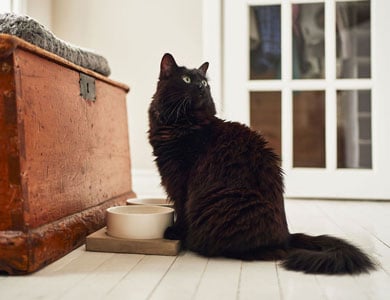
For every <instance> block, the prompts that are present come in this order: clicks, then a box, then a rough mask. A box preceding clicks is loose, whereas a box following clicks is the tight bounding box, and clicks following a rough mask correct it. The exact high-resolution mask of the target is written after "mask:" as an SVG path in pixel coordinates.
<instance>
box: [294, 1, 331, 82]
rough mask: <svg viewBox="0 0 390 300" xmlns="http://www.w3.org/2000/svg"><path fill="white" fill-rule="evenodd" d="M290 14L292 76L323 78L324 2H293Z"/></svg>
mask: <svg viewBox="0 0 390 300" xmlns="http://www.w3.org/2000/svg"><path fill="white" fill-rule="evenodd" d="M292 14H293V15H292V22H293V28H292V35H293V78H294V79H304V78H324V77H325V35H324V25H325V16H324V4H323V3H309V4H293V5H292Z"/></svg>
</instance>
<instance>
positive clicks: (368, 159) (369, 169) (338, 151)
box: [224, 0, 390, 199]
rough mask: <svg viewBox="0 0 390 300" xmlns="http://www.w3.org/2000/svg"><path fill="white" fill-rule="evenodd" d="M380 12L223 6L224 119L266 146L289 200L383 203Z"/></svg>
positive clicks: (386, 146)
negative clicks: (248, 130)
mask: <svg viewBox="0 0 390 300" xmlns="http://www.w3.org/2000/svg"><path fill="white" fill-rule="evenodd" d="M383 11H390V1H382V2H379V3H377V2H374V1H369V0H344V1H338V0H324V1H317V0H316V1H310V0H308V1H305V0H299V1H292V0H291V1H290V0H283V1H281V0H279V1H276V0H275V1H274V0H272V1H271V0H237V1H224V71H225V72H224V76H225V80H224V87H225V88H224V98H225V99H224V100H225V102H224V112H225V117H226V118H227V119H232V120H236V121H240V122H243V123H246V124H248V125H249V126H250V127H252V128H253V129H254V130H257V131H259V132H260V133H262V134H263V135H264V136H265V137H266V138H267V139H268V140H269V142H270V146H271V147H273V148H274V149H275V152H276V153H278V154H279V155H280V156H281V158H282V167H283V169H284V171H285V174H286V176H285V184H286V196H287V197H315V198H364V199H390V190H389V189H387V188H385V186H386V183H385V181H386V180H385V178H386V177H387V175H386V174H387V172H388V169H389V167H390V159H388V158H387V156H388V155H387V153H389V151H390V142H389V140H390V139H389V138H388V136H387V135H388V132H387V131H388V130H390V121H389V120H390V118H388V116H386V113H385V112H388V113H390V101H387V100H386V99H387V97H388V96H387V94H388V92H386V90H387V89H388V87H387V85H388V83H386V79H385V78H386V77H387V76H384V77H383V75H384V74H386V70H387V69H389V68H390V63H389V61H390V60H389V59H388V54H386V51H385V50H386V49H387V51H388V50H389V48H390V36H389V37H388V36H387V35H386V36H385V35H383V34H380V30H379V28H389V26H390V21H389V19H390V18H388V17H387V16H386V14H385V13H384V12H383ZM373 16H375V19H373ZM373 28H377V30H376V31H373ZM388 53H389V52H388ZM381 74H382V75H381Z"/></svg>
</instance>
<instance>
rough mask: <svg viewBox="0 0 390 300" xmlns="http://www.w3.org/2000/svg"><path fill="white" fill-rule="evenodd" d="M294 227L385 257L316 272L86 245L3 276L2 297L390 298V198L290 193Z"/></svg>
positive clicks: (288, 205) (0, 282) (181, 299)
mask: <svg viewBox="0 0 390 300" xmlns="http://www.w3.org/2000/svg"><path fill="white" fill-rule="evenodd" d="M286 209H287V215H288V221H289V224H290V228H291V231H292V232H306V233H310V234H323V233H327V234H334V235H336V236H339V237H344V238H347V239H349V240H350V241H352V242H355V243H356V244H358V245H360V246H361V247H362V248H363V249H365V250H366V251H367V252H368V253H370V254H371V255H372V256H373V257H374V259H376V260H377V262H378V263H379V264H380V266H379V268H378V270H377V271H375V272H373V273H371V274H369V275H361V276H354V277H352V276H314V275H304V274H300V273H296V272H290V271H286V270H284V269H283V268H281V267H280V266H279V265H278V263H277V262H242V261H238V260H228V259H222V258H221V259H207V258H203V257H200V256H198V255H196V254H194V253H190V252H182V253H181V254H180V255H179V256H177V257H163V256H144V255H131V254H112V253H93V252H86V251H85V248H84V246H83V247H80V248H79V249H77V250H75V251H73V252H72V253H70V254H69V255H67V256H65V257H64V258H62V259H60V260H59V261H57V262H55V263H53V264H51V265H49V266H48V267H46V268H44V269H43V270H41V271H39V272H37V273H35V274H33V275H29V276H22V277H7V276H0V299H9V300H19V299H28V300H30V299H50V300H52V299H72V300H74V299H115V300H120V299H132V300H133V299H134V300H142V299H170V300H175V299H178V300H185V299H200V300H207V299H212V300H228V299H265V300H270V299H271V300H272V299H311V300H317V299H332V300H333V299H343V300H346V299H353V300H358V299H390V202H357V201H356V202H354V201H348V202H342V201H318V200H305V201H304V200H287V201H286Z"/></svg>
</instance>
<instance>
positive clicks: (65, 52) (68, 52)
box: [0, 13, 110, 76]
mask: <svg viewBox="0 0 390 300" xmlns="http://www.w3.org/2000/svg"><path fill="white" fill-rule="evenodd" d="M0 33H6V34H11V35H15V36H17V37H19V38H21V39H23V40H25V41H27V42H29V43H31V44H34V45H35V46H38V47H40V48H42V49H45V50H47V51H49V52H52V53H54V54H56V55H58V56H61V57H63V58H65V59H66V60H69V61H70V62H72V63H74V64H76V65H79V66H81V67H84V68H87V69H90V70H92V71H95V72H98V73H100V74H102V75H105V76H108V75H110V67H109V66H108V62H107V60H106V59H105V58H104V57H103V56H101V55H99V54H96V53H93V52H92V51H91V50H87V49H82V48H80V47H76V46H74V45H71V44H69V43H67V42H65V41H63V40H61V39H59V38H57V37H56V36H55V35H54V34H53V33H52V32H50V31H49V30H48V29H46V28H45V27H44V26H43V25H41V24H39V23H38V22H37V21H35V20H34V19H32V18H30V17H28V16H19V15H15V14H12V13H5V14H0Z"/></svg>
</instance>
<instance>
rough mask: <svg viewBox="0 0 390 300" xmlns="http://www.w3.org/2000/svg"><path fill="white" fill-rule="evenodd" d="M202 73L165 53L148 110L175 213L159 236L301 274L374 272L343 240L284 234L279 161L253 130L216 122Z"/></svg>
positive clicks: (203, 67) (153, 141)
mask: <svg viewBox="0 0 390 300" xmlns="http://www.w3.org/2000/svg"><path fill="white" fill-rule="evenodd" d="M207 68H208V63H204V64H203V65H201V67H199V68H198V69H187V68H185V67H179V66H177V64H176V62H175V60H174V58H173V57H172V56H171V55H170V54H166V55H164V57H163V59H162V61H161V67H160V78H159V82H158V86H157V91H156V93H155V95H154V97H153V101H152V103H151V105H150V109H149V124H150V130H149V141H150V143H151V145H152V146H153V153H154V155H155V156H156V164H157V167H158V169H159V172H160V175H161V183H162V185H163V186H164V188H165V190H166V192H167V194H168V196H169V198H170V199H171V200H172V201H173V202H174V206H175V210H176V214H177V220H176V222H175V224H174V225H173V226H172V227H170V228H168V229H167V230H166V232H165V238H169V239H180V240H182V241H183V243H184V244H185V245H186V247H187V248H188V249H190V250H193V251H196V252H198V253H200V254H202V255H205V256H226V257H231V258H237V259H243V260H275V259H277V260H282V265H283V266H284V267H285V268H287V269H290V270H296V271H303V272H306V273H314V274H317V273H322V274H345V273H347V274H357V273H362V272H367V271H369V270H371V269H373V268H374V264H373V263H372V262H371V260H370V259H369V258H368V257H367V256H366V255H365V254H364V253H363V252H362V251H361V250H359V249H358V248H357V247H355V246H353V245H351V244H349V243H347V242H346V241H343V240H341V239H338V238H334V237H330V236H318V237H310V236H308V235H304V234H290V233H289V230H288V226H287V221H286V216H285V210H284V200H283V176H282V170H281V169H280V167H279V165H280V162H279V158H278V157H277V155H275V153H274V152H273V150H272V149H270V148H268V146H267V141H266V140H265V139H264V138H263V136H261V135H260V134H259V133H258V132H255V131H253V130H251V129H250V128H248V127H247V126H244V125H242V124H239V123H235V122H226V121H224V120H221V119H219V118H217V117H216V116H215V114H216V111H215V106H214V102H213V99H212V97H211V93H210V87H209V85H208V82H207V78H206V72H207Z"/></svg>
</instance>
